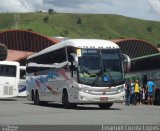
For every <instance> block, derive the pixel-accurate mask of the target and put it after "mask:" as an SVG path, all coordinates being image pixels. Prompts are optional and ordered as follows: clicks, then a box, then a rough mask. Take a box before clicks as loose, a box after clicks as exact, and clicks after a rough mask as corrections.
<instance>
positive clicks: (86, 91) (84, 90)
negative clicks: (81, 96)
mask: <svg viewBox="0 0 160 131" xmlns="http://www.w3.org/2000/svg"><path fill="white" fill-rule="evenodd" d="M80 91H82V92H85V93H88V90H87V89H84V88H82V89H80Z"/></svg>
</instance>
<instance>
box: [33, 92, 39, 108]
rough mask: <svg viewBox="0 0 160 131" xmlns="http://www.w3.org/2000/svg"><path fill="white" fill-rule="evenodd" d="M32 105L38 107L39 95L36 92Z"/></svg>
mask: <svg viewBox="0 0 160 131" xmlns="http://www.w3.org/2000/svg"><path fill="white" fill-rule="evenodd" d="M34 105H40V100H39V93H38V91H36V92H35V94H34Z"/></svg>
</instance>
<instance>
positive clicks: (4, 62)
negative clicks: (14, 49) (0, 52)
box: [0, 61, 20, 66]
mask: <svg viewBox="0 0 160 131" xmlns="http://www.w3.org/2000/svg"><path fill="white" fill-rule="evenodd" d="M0 65H16V66H19V65H20V64H19V63H18V62H15V61H0Z"/></svg>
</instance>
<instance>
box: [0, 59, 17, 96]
mask: <svg viewBox="0 0 160 131" xmlns="http://www.w3.org/2000/svg"><path fill="white" fill-rule="evenodd" d="M19 77H20V64H19V63H18V62H11V61H0V99H6V98H12V97H16V96H17V95H18V83H19Z"/></svg>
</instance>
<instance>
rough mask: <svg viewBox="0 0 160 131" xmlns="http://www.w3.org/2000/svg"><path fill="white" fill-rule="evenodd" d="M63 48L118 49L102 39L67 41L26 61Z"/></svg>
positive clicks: (113, 44) (115, 45)
mask: <svg viewBox="0 0 160 131" xmlns="http://www.w3.org/2000/svg"><path fill="white" fill-rule="evenodd" d="M65 46H73V47H77V48H84V49H85V48H90V49H91V48H93V49H118V48H119V46H118V45H117V44H115V43H114V42H112V41H109V40H102V39H68V40H65V41H62V42H60V43H57V44H55V45H52V46H50V47H48V48H46V49H44V50H41V51H40V52H38V53H35V54H33V55H31V56H29V57H28V58H27V59H30V58H33V57H36V56H39V55H42V54H45V53H47V52H51V51H54V50H57V49H60V48H62V47H65Z"/></svg>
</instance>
